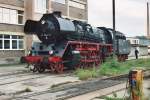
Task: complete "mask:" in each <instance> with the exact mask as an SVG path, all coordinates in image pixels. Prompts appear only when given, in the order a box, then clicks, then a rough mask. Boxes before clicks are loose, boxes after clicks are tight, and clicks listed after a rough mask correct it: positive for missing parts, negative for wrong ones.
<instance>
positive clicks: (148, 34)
mask: <svg viewBox="0 0 150 100" xmlns="http://www.w3.org/2000/svg"><path fill="white" fill-rule="evenodd" d="M147 36H148V37H149V36H150V33H149V2H147Z"/></svg>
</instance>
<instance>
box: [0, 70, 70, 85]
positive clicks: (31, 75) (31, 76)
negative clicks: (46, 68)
mask: <svg viewBox="0 0 150 100" xmlns="http://www.w3.org/2000/svg"><path fill="white" fill-rule="evenodd" d="M50 75H52V74H49V73H46V74H39V73H38V74H36V73H20V74H19V73H15V74H11V75H10V74H9V75H8V74H7V75H5V76H4V77H0V80H2V81H0V86H2V85H8V84H13V83H17V82H23V81H29V80H34V79H39V78H45V77H49V76H50ZM65 76H70V73H68V74H62V75H55V76H51V77H50V78H56V77H65ZM14 78H19V79H17V80H14ZM11 79H12V80H11ZM5 81H6V82H5Z"/></svg>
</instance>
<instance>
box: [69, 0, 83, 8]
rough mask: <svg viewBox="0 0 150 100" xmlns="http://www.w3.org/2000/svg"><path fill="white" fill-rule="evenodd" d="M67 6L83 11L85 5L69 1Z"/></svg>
mask: <svg viewBox="0 0 150 100" xmlns="http://www.w3.org/2000/svg"><path fill="white" fill-rule="evenodd" d="M69 6H72V7H75V8H79V9H85V4H81V3H78V2H75V1H69Z"/></svg>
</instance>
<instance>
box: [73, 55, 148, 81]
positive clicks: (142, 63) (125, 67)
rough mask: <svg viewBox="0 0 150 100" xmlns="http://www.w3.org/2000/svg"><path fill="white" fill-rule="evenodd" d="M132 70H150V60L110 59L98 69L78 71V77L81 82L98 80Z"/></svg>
mask: <svg viewBox="0 0 150 100" xmlns="http://www.w3.org/2000/svg"><path fill="white" fill-rule="evenodd" d="M131 69H150V58H147V59H138V60H130V61H126V62H118V61H117V59H116V58H114V59H112V58H108V59H107V60H106V62H105V63H103V64H102V65H101V66H99V67H98V68H91V69H78V70H77V71H76V75H77V76H78V77H79V79H81V80H86V79H89V78H96V77H99V76H103V75H105V76H114V75H119V74H127V73H129V71H130V70H131Z"/></svg>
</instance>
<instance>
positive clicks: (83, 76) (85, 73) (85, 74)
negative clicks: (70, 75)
mask: <svg viewBox="0 0 150 100" xmlns="http://www.w3.org/2000/svg"><path fill="white" fill-rule="evenodd" d="M76 75H77V76H78V77H79V79H80V80H87V79H89V78H92V72H91V71H90V70H85V69H78V70H77V71H76Z"/></svg>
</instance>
